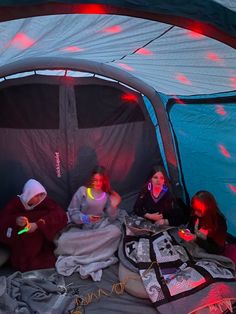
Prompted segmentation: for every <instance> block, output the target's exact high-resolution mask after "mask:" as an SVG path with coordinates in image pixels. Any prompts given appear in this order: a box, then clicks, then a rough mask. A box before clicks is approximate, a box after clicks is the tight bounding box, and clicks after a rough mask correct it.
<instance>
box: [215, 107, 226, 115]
mask: <svg viewBox="0 0 236 314" xmlns="http://www.w3.org/2000/svg"><path fill="white" fill-rule="evenodd" d="M215 107H216V113H217V114H219V115H221V116H226V115H227V112H226V111H225V108H224V106H222V105H216V106H215Z"/></svg>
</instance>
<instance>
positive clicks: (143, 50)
mask: <svg viewBox="0 0 236 314" xmlns="http://www.w3.org/2000/svg"><path fill="white" fill-rule="evenodd" d="M135 53H136V54H137V55H143V56H151V55H153V52H152V51H151V50H149V49H147V48H140V49H138V50H137V51H136V52H135Z"/></svg>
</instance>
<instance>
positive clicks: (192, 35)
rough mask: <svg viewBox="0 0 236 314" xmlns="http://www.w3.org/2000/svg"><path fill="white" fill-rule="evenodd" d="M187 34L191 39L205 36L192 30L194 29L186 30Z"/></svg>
mask: <svg viewBox="0 0 236 314" xmlns="http://www.w3.org/2000/svg"><path fill="white" fill-rule="evenodd" d="M196 31H197V30H196ZM187 35H188V37H190V38H192V39H202V38H204V37H205V36H204V35H202V34H199V33H197V32H194V31H187Z"/></svg>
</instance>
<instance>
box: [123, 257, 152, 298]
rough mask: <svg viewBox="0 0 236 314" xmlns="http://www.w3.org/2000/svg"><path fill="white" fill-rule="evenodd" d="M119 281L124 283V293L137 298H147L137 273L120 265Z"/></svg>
mask: <svg viewBox="0 0 236 314" xmlns="http://www.w3.org/2000/svg"><path fill="white" fill-rule="evenodd" d="M119 280H120V281H121V282H125V291H126V292H128V293H129V294H131V295H133V296H135V297H137V298H142V299H148V298H149V296H148V294H147V292H146V289H145V287H144V285H143V281H142V279H141V277H140V275H139V273H135V272H133V271H131V270H129V269H128V268H126V267H125V266H124V265H123V264H122V263H120V264H119Z"/></svg>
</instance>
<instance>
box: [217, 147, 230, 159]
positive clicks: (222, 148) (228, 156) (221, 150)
mask: <svg viewBox="0 0 236 314" xmlns="http://www.w3.org/2000/svg"><path fill="white" fill-rule="evenodd" d="M218 147H219V149H220V152H221V154H222V155H224V156H225V157H227V158H230V157H231V155H230V153H229V152H228V151H227V149H226V148H225V147H224V145H221V144H220V145H218Z"/></svg>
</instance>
